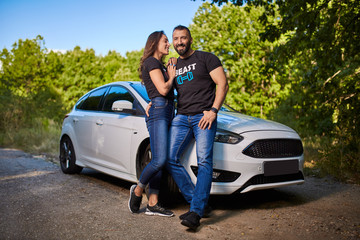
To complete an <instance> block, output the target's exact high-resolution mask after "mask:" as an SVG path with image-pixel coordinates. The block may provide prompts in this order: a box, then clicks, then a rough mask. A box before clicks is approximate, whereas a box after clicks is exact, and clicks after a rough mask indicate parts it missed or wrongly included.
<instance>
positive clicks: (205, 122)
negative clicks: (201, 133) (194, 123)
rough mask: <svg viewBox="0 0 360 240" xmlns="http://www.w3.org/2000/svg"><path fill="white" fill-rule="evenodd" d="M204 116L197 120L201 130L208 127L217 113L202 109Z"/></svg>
mask: <svg viewBox="0 0 360 240" xmlns="http://www.w3.org/2000/svg"><path fill="white" fill-rule="evenodd" d="M203 113H204V116H203V117H202V118H201V119H200V121H199V127H200V129H202V130H205V129H206V128H208V129H210V128H211V125H212V123H213V122H214V121H215V119H216V116H217V114H216V113H214V112H213V111H203Z"/></svg>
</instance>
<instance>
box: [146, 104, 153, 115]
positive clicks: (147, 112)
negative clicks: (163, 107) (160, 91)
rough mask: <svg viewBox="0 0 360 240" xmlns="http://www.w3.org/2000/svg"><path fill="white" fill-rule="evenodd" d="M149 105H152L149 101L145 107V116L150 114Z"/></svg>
mask: <svg viewBox="0 0 360 240" xmlns="http://www.w3.org/2000/svg"><path fill="white" fill-rule="evenodd" d="M151 105H152V102H149V104H148V105H147V107H146V110H145V113H146V116H147V117H149V116H150V115H149V110H150V108H151Z"/></svg>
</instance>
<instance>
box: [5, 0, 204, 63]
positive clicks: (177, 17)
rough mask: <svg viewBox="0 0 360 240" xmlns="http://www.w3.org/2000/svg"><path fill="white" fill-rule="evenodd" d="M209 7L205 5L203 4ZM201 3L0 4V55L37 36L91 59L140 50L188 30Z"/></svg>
mask: <svg viewBox="0 0 360 240" xmlns="http://www.w3.org/2000/svg"><path fill="white" fill-rule="evenodd" d="M208 2H211V1H208ZM203 3H204V2H203V1H202V0H196V1H192V0H60V1H59V0H0V50H2V49H3V48H7V49H8V50H11V49H12V45H13V44H14V43H15V42H17V41H18V40H19V39H23V40H25V39H35V38H36V36H37V35H41V36H43V37H44V40H45V47H46V48H47V49H51V50H62V51H66V50H73V49H74V47H76V46H80V48H81V49H82V50H85V49H90V48H92V49H94V50H95V54H96V55H103V56H104V55H107V53H108V52H109V51H112V50H114V51H116V52H118V53H120V54H121V55H123V56H125V54H126V52H130V51H134V50H141V49H142V48H143V47H144V46H145V43H146V40H147V37H148V36H149V35H150V34H151V33H152V32H154V31H158V30H164V31H165V34H166V35H167V36H168V38H169V40H170V41H171V35H172V30H173V28H174V27H175V26H177V25H179V24H181V25H184V26H189V25H190V24H191V23H192V19H193V18H194V16H195V13H196V11H197V10H198V8H199V6H201V5H202V4H203Z"/></svg>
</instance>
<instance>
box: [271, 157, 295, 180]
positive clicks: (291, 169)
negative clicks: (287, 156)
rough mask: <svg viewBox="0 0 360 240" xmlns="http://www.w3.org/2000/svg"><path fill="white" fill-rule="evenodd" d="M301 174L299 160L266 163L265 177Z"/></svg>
mask: <svg viewBox="0 0 360 240" xmlns="http://www.w3.org/2000/svg"><path fill="white" fill-rule="evenodd" d="M298 172H299V161H298V160H284V161H271V162H264V176H265V177H268V176H276V175H286V174H293V173H298Z"/></svg>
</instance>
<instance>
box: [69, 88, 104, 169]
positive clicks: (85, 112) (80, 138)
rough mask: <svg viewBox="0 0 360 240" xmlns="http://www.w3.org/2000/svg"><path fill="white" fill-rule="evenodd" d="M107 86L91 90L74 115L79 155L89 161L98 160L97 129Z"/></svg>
mask: <svg viewBox="0 0 360 240" xmlns="http://www.w3.org/2000/svg"><path fill="white" fill-rule="evenodd" d="M107 89H108V88H107V87H103V88H100V89H96V90H94V91H92V92H90V94H89V96H88V97H87V98H86V99H85V100H84V101H83V102H82V104H81V105H79V106H78V107H77V109H76V115H74V116H73V119H72V120H73V124H74V131H75V136H76V142H77V146H78V151H79V152H78V156H79V158H80V159H81V160H85V161H87V162H96V159H95V158H96V151H97V150H96V148H94V145H95V143H96V140H95V139H96V138H97V136H96V130H97V126H98V122H97V121H98V119H99V116H101V114H102V113H101V112H100V107H101V103H102V100H103V96H104V95H105V92H106V91H107Z"/></svg>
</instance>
